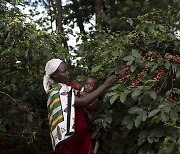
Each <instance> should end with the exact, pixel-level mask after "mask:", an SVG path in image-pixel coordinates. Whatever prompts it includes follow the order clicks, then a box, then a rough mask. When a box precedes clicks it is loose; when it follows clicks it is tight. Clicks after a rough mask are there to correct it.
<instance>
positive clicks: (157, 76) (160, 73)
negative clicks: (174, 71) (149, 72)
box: [154, 68, 164, 81]
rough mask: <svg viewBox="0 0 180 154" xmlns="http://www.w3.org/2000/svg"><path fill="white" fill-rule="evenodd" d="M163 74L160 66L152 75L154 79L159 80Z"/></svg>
mask: <svg viewBox="0 0 180 154" xmlns="http://www.w3.org/2000/svg"><path fill="white" fill-rule="evenodd" d="M163 75H164V70H163V69H162V68H160V69H159V70H158V72H157V74H156V76H155V77H154V80H155V81H159V80H160V79H161V77H162V76H163Z"/></svg>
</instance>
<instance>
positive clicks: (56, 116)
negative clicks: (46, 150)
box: [47, 83, 75, 150]
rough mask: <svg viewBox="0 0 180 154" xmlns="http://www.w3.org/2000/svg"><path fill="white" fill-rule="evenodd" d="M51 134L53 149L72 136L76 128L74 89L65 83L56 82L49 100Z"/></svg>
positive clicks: (50, 92)
mask: <svg viewBox="0 0 180 154" xmlns="http://www.w3.org/2000/svg"><path fill="white" fill-rule="evenodd" d="M47 108H48V119H49V125H50V136H51V140H52V146H53V150H55V147H56V145H57V144H58V143H60V142H62V141H64V140H66V139H68V138H70V137H71V136H72V135H73V134H74V132H75V130H74V120H75V111H74V91H73V90H72V87H70V86H67V85H65V84H61V83H58V84H55V85H53V86H52V88H51V90H50V91H49V94H48V101H47Z"/></svg>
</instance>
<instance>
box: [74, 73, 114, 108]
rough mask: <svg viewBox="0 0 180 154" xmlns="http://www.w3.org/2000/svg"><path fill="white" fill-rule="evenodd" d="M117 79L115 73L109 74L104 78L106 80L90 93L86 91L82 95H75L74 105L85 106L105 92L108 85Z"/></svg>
mask: <svg viewBox="0 0 180 154" xmlns="http://www.w3.org/2000/svg"><path fill="white" fill-rule="evenodd" d="M116 81H117V76H116V75H111V76H110V77H108V78H107V79H106V81H105V82H104V83H103V84H102V85H101V86H100V87H99V88H97V89H96V90H94V91H93V92H91V93H88V94H87V95H86V96H84V97H77V96H76V97H75V105H76V106H86V105H88V104H89V103H91V102H92V101H94V100H95V99H96V98H98V97H99V96H100V95H101V94H102V93H103V92H105V91H106V90H107V89H108V88H109V87H111V86H112V85H113V84H114V83H115V82H116Z"/></svg>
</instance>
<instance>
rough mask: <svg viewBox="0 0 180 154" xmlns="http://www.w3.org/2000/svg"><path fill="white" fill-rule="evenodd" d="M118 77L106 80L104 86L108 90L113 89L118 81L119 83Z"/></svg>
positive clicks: (110, 77) (114, 76)
mask: <svg viewBox="0 0 180 154" xmlns="http://www.w3.org/2000/svg"><path fill="white" fill-rule="evenodd" d="M117 79H118V78H117V76H116V75H111V76H109V77H107V78H106V81H105V82H104V83H103V85H104V86H105V87H107V88H109V87H111V86H112V85H113V84H114V83H115V82H116V81H117Z"/></svg>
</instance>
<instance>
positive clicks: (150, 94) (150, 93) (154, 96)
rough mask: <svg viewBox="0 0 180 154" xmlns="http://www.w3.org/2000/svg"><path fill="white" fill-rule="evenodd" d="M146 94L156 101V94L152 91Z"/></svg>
mask: <svg viewBox="0 0 180 154" xmlns="http://www.w3.org/2000/svg"><path fill="white" fill-rule="evenodd" d="M148 94H149V96H150V97H151V98H152V99H154V100H155V99H156V97H157V94H156V93H155V92H154V91H149V92H148Z"/></svg>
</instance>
